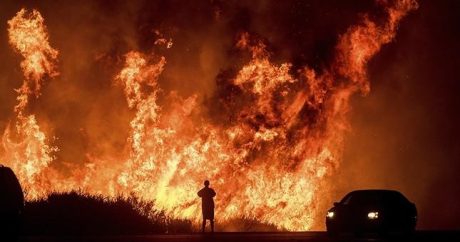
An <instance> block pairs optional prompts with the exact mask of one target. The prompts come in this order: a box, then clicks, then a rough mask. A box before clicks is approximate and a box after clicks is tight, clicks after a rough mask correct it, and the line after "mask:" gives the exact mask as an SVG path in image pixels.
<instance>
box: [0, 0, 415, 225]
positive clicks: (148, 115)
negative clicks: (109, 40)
mask: <svg viewBox="0 0 460 242" xmlns="http://www.w3.org/2000/svg"><path fill="white" fill-rule="evenodd" d="M379 4H381V5H382V6H383V7H384V8H385V11H386V16H387V19H386V21H384V23H379V22H377V21H375V20H372V18H371V17H369V16H364V17H363V19H362V21H361V22H360V23H358V24H357V25H355V26H352V27H350V28H349V29H348V30H347V31H346V32H345V33H344V34H343V35H341V36H340V38H339V41H338V43H337V46H336V54H335V59H334V61H333V62H331V64H330V66H328V67H326V68H324V69H323V70H321V71H320V72H317V71H315V70H313V69H311V68H309V67H303V68H301V69H299V70H293V67H292V64H291V63H287V62H286V63H281V64H276V63H273V62H272V61H271V53H270V52H269V51H267V48H266V46H267V44H266V43H264V42H263V41H261V40H259V39H257V38H254V37H253V36H251V35H250V34H249V33H242V34H241V35H240V37H239V39H238V41H237V43H236V45H235V46H236V48H238V49H240V51H242V52H246V51H247V52H249V53H250V56H251V59H250V61H249V62H248V63H247V64H245V65H244V66H243V67H242V68H241V69H240V70H239V71H238V72H237V73H236V75H235V76H233V77H232V78H230V79H229V80H225V81H224V83H223V84H222V85H224V87H222V88H223V89H225V88H226V87H228V91H226V92H221V93H217V94H216V97H218V98H217V99H216V100H218V101H217V103H214V104H213V105H216V106H217V107H218V108H219V109H221V111H222V113H223V114H222V119H225V120H227V121H226V122H225V123H220V122H216V121H215V120H213V117H209V115H207V109H206V108H205V107H204V105H203V104H201V103H200V102H199V101H198V100H199V94H195V95H192V96H190V97H187V98H182V97H180V96H178V95H177V93H176V92H174V91H172V92H165V91H164V90H161V89H160V87H159V85H158V79H159V78H160V76H161V74H162V72H163V70H164V69H165V68H167V63H166V58H165V57H163V56H158V55H156V54H147V53H141V52H137V51H131V52H129V53H127V54H126V55H125V56H124V67H123V68H122V70H120V71H119V72H118V73H117V74H116V75H115V78H114V80H113V82H114V83H115V84H116V85H115V86H116V87H121V88H123V89H124V94H125V98H126V101H127V105H128V107H129V108H130V109H131V110H132V111H133V112H134V117H133V118H132V120H131V122H130V123H129V126H130V135H129V138H128V140H127V152H126V154H125V155H124V157H121V158H120V157H94V156H90V160H91V162H90V163H88V164H87V165H86V166H85V167H84V168H81V169H77V170H75V171H74V172H72V175H70V176H69V175H68V174H67V177H65V178H63V175H62V174H59V172H58V171H55V170H53V169H52V168H51V167H50V166H49V165H50V163H51V162H52V161H53V156H52V153H53V152H54V151H56V150H57V148H55V147H52V146H50V145H49V144H47V139H46V137H45V134H44V133H43V132H42V131H40V129H39V126H38V124H37V121H36V119H35V117H34V116H33V115H29V116H27V117H24V116H23V112H24V110H25V108H26V104H27V100H28V98H29V96H30V94H31V92H30V91H29V90H30V85H31V82H32V81H34V83H33V84H34V86H35V94H36V95H37V93H38V92H39V90H40V86H41V82H42V81H43V78H44V76H45V75H47V76H49V77H53V76H55V75H56V74H57V73H56V71H55V65H54V63H55V61H56V58H57V54H58V52H57V51H56V50H54V49H53V48H52V47H50V45H49V43H48V35H47V33H46V28H45V27H44V25H43V18H42V16H41V15H40V13H39V12H38V11H36V10H33V11H32V13H31V14H29V15H27V14H26V11H25V10H21V11H20V12H18V13H17V15H16V16H15V17H14V18H13V19H12V20H10V21H9V22H8V24H9V37H10V43H11V45H12V46H13V48H15V49H16V50H17V51H18V52H19V53H20V54H21V55H23V57H24V61H23V62H22V63H21V67H22V68H23V71H24V76H25V80H24V84H23V86H22V87H21V88H20V89H19V90H18V93H19V96H18V101H19V104H18V105H17V106H16V114H17V125H16V130H15V131H16V132H17V134H18V135H19V136H18V137H19V138H18V139H17V140H18V141H17V142H14V141H12V139H11V138H10V136H11V132H13V131H11V129H10V128H8V129H7V130H6V131H5V133H4V136H3V148H4V150H5V152H4V154H2V155H3V156H2V157H3V160H4V161H6V164H7V165H10V166H11V167H12V168H13V169H14V171H15V172H16V173H17V174H18V176H19V178H20V181H21V183H22V184H23V185H24V186H26V187H27V188H28V189H29V190H28V191H29V193H28V196H27V198H28V199H33V198H37V197H40V196H44V195H46V193H48V192H51V191H65V190H70V189H75V188H80V189H83V190H84V191H87V192H89V193H98V194H103V195H106V196H115V195H118V194H125V195H127V194H135V195H136V196H139V197H141V198H143V199H147V200H155V203H156V206H157V207H158V208H160V209H164V210H165V211H166V212H167V213H168V214H170V215H172V216H174V217H178V218H188V219H193V220H197V219H199V218H200V216H199V215H200V206H199V205H200V201H199V200H198V198H197V196H196V192H197V190H198V188H199V185H200V184H201V183H202V181H204V180H205V179H209V180H211V183H212V186H213V187H214V188H215V190H216V191H217V194H218V195H217V197H216V204H217V206H216V210H217V211H216V214H218V218H219V219H220V220H227V219H232V218H239V217H248V218H255V219H257V220H259V221H261V222H266V223H272V224H275V225H277V226H279V227H280V228H281V227H282V228H286V229H289V230H308V229H311V228H312V227H313V226H315V224H318V223H319V221H322V220H321V219H320V218H322V217H323V213H324V208H325V206H326V204H325V200H326V199H325V198H327V197H328V196H329V195H328V194H329V191H330V189H331V188H333V186H334V185H333V184H332V183H331V182H330V180H329V178H331V177H332V176H333V175H334V172H335V171H336V170H337V169H338V167H339V165H340V158H341V155H342V149H343V137H344V133H345V132H346V131H347V130H348V129H349V125H348V121H347V112H348V111H349V98H350V96H352V95H353V94H355V93H357V92H359V91H361V92H363V93H367V92H368V91H369V82H368V80H367V78H366V64H367V62H368V61H369V60H370V58H372V56H374V55H375V54H376V53H377V52H378V51H379V49H380V48H381V46H382V45H383V44H386V43H388V42H390V41H391V40H392V39H393V38H394V35H395V32H396V29H397V24H398V22H399V21H400V20H401V18H402V17H403V16H405V15H406V13H407V12H409V11H410V10H412V9H415V8H417V3H416V2H415V1H414V0H402V1H395V2H386V1H379ZM162 43H166V41H165V40H160V41H157V42H155V44H162ZM168 43H171V45H172V40H170V41H169V42H168ZM169 47H171V46H170V44H168V48H169ZM293 73H297V74H293ZM225 90H227V89H225ZM160 98H161V99H164V100H165V101H164V102H163V103H167V104H168V105H166V104H164V105H161V104H160V103H161V102H159V99H160Z"/></svg>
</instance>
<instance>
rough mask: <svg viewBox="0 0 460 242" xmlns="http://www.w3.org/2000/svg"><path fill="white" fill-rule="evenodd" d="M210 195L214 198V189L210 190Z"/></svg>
mask: <svg viewBox="0 0 460 242" xmlns="http://www.w3.org/2000/svg"><path fill="white" fill-rule="evenodd" d="M211 195H212V197H215V196H216V192H215V191H214V189H211Z"/></svg>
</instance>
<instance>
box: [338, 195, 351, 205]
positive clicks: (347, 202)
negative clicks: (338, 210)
mask: <svg viewBox="0 0 460 242" xmlns="http://www.w3.org/2000/svg"><path fill="white" fill-rule="evenodd" d="M351 197H352V195H351V194H348V195H347V196H345V197H344V198H343V199H342V201H341V202H340V203H341V204H343V205H349V204H350V201H351Z"/></svg>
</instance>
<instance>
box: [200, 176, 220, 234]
mask: <svg viewBox="0 0 460 242" xmlns="http://www.w3.org/2000/svg"><path fill="white" fill-rule="evenodd" d="M198 196H199V197H201V211H202V212H203V225H202V229H201V230H202V231H203V233H204V228H205V226H206V220H207V219H209V221H210V222H211V231H212V232H214V199H213V197H215V196H216V192H215V191H214V190H213V189H212V188H209V181H208V180H206V181H204V188H203V189H201V190H200V191H199V192H198Z"/></svg>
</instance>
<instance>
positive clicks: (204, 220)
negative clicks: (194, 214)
mask: <svg viewBox="0 0 460 242" xmlns="http://www.w3.org/2000/svg"><path fill="white" fill-rule="evenodd" d="M205 226H206V219H205V218H203V224H202V225H201V232H203V233H204V227H205Z"/></svg>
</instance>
